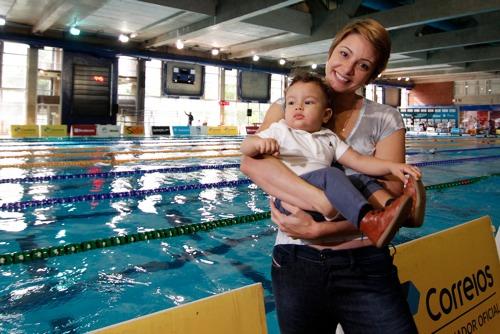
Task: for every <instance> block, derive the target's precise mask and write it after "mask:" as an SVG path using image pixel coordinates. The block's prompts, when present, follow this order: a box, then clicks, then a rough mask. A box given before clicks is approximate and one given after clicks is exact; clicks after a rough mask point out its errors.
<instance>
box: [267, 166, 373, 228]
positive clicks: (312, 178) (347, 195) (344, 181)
mask: <svg viewBox="0 0 500 334" xmlns="http://www.w3.org/2000/svg"><path fill="white" fill-rule="evenodd" d="M301 177H302V178H303V179H304V180H306V181H307V182H309V183H311V184H312V185H314V186H316V187H318V188H320V189H322V190H323V191H324V192H325V195H326V197H327V198H328V201H329V202H330V204H331V206H332V210H331V211H330V213H332V216H334V215H335V212H336V211H335V210H333V209H336V210H338V212H340V213H341V214H342V216H344V217H345V218H346V219H347V220H349V221H350V222H352V223H353V224H354V225H356V227H357V224H358V222H359V220H360V217H362V216H363V215H364V213H366V212H367V211H368V210H370V209H371V206H370V205H369V204H368V202H367V200H366V199H365V198H364V197H363V195H362V194H361V193H360V192H359V191H358V190H357V189H356V188H355V187H354V186H353V184H352V183H351V181H350V180H349V178H347V176H346V175H345V174H344V172H343V171H341V170H340V169H338V168H335V167H328V168H322V169H319V170H315V171H312V172H310V173H306V174H304V175H301ZM277 202H278V203H276V204H277V207H278V209H280V207H281V203H279V201H277ZM281 209H282V208H281ZM282 212H283V211H282ZM328 216H329V217H331V216H330V215H328ZM313 217H314V216H313ZM314 218H315V220H316V217H314ZM321 218H323V217H321ZM322 220H324V219H322Z"/></svg>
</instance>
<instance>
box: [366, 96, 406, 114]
mask: <svg viewBox="0 0 500 334" xmlns="http://www.w3.org/2000/svg"><path fill="white" fill-rule="evenodd" d="M365 111H366V112H372V113H379V112H385V113H391V114H392V113H397V114H399V111H398V110H397V109H396V108H394V107H392V106H389V105H387V104H382V103H378V102H375V101H372V100H368V99H367V98H365Z"/></svg>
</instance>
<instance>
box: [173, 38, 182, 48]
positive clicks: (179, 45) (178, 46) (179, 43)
mask: <svg viewBox="0 0 500 334" xmlns="http://www.w3.org/2000/svg"><path fill="white" fill-rule="evenodd" d="M175 46H176V47H177V49H179V50H182V49H183V48H184V42H183V41H181V40H180V39H178V40H177V42H175Z"/></svg>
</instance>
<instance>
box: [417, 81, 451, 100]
mask: <svg viewBox="0 0 500 334" xmlns="http://www.w3.org/2000/svg"><path fill="white" fill-rule="evenodd" d="M453 98H454V83H453V82H438V83H424V84H416V85H415V87H414V88H413V89H412V90H410V95H409V99H408V103H409V105H410V106H412V105H451V104H453Z"/></svg>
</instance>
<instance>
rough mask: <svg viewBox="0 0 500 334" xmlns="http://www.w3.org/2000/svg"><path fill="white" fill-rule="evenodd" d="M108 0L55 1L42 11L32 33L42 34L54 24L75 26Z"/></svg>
mask: <svg viewBox="0 0 500 334" xmlns="http://www.w3.org/2000/svg"><path fill="white" fill-rule="evenodd" d="M108 1H109V0H86V1H78V0H57V1H55V2H53V3H51V4H50V6H49V7H48V8H47V9H46V10H44V13H43V14H42V17H41V18H40V19H39V20H38V22H37V23H36V24H35V25H34V26H33V29H32V32H33V33H43V32H45V31H46V30H48V29H50V28H51V27H52V26H54V25H55V24H57V23H59V24H63V25H66V26H70V25H72V24H77V23H78V22H80V21H82V20H83V19H85V18H86V17H87V16H89V15H90V14H92V13H94V12H95V11H96V10H98V9H100V8H101V7H102V6H104V5H105V4H106V3H107V2H108Z"/></svg>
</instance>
